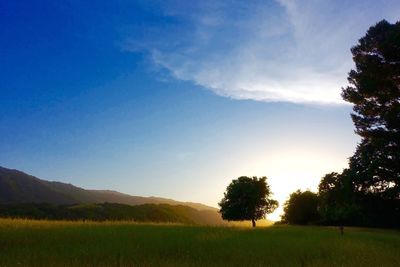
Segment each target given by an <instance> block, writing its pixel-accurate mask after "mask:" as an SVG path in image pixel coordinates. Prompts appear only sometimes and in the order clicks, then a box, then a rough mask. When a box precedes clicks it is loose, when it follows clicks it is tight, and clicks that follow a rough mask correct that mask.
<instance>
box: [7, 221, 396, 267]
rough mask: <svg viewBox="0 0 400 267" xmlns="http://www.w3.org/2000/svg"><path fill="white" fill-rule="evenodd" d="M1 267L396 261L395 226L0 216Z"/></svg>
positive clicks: (369, 263)
mask: <svg viewBox="0 0 400 267" xmlns="http://www.w3.org/2000/svg"><path fill="white" fill-rule="evenodd" d="M0 266H13V267H14V266H400V232H398V231H387V230H374V229H372V230H371V229H356V228H352V229H350V228H346V229H345V235H344V236H341V235H340V234H339V231H338V229H336V228H327V227H289V226H274V227H264V228H257V229H251V228H234V227H199V226H183V225H173V224H170V225H168V224H164V225H160V224H153V225H152V224H134V223H129V222H116V223H107V222H106V223H94V222H48V221H42V222H41V221H29V220H8V219H0Z"/></svg>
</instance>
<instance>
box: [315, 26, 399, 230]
mask: <svg viewBox="0 0 400 267" xmlns="http://www.w3.org/2000/svg"><path fill="white" fill-rule="evenodd" d="M351 52H352V54H353V60H354V63H355V69H354V70H351V71H350V73H349V76H348V81H349V83H350V85H349V86H348V87H346V88H344V89H343V91H342V97H343V99H344V100H346V101H348V102H350V103H352V104H353V105H354V106H353V111H354V112H353V114H351V117H352V120H353V122H354V125H355V127H356V133H357V134H359V135H360V136H361V142H360V143H359V144H358V146H357V149H356V152H355V153H354V155H353V156H352V157H351V158H350V161H349V168H348V169H345V170H344V171H343V172H342V173H341V174H338V173H331V174H327V175H326V176H325V177H323V179H322V181H321V183H320V186H319V197H320V207H319V210H320V213H321V215H322V217H323V220H324V222H325V223H329V224H342V223H343V224H353V225H364V226H381V227H400V221H399V218H400V22H397V23H395V24H390V23H388V22H387V21H385V20H383V21H381V22H379V23H377V24H376V25H374V26H372V27H370V28H369V30H368V31H367V33H366V35H365V36H364V37H363V38H361V39H360V40H359V42H358V44H357V45H356V46H354V47H353V48H352V49H351Z"/></svg>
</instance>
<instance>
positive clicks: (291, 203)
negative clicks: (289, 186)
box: [282, 190, 319, 225]
mask: <svg viewBox="0 0 400 267" xmlns="http://www.w3.org/2000/svg"><path fill="white" fill-rule="evenodd" d="M318 201H319V199H318V195H317V194H316V193H313V192H311V191H304V192H302V191H300V190H297V191H296V192H294V193H292V194H290V197H289V199H288V200H287V201H286V203H285V206H284V209H283V210H284V212H285V214H284V215H283V218H282V220H283V221H284V222H287V223H290V224H300V225H305V224H315V223H317V222H318V221H319V213H318Z"/></svg>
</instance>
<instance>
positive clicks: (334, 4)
mask: <svg viewBox="0 0 400 267" xmlns="http://www.w3.org/2000/svg"><path fill="white" fill-rule="evenodd" d="M398 14H400V3H399V2H398V1H394V0H393V1H392V0H387V1H376V0H368V1H346V0H343V1H317V0H314V1H313V0H310V1H296V0H277V1H218V0H215V1H208V0H205V1H178V0H167V1H156V0H154V1H152V0H149V1H144V0H137V1H127V0H116V1H96V2H93V1H74V0H70V1H40V2H33V1H2V2H1V3H0V25H1V27H0V151H1V153H0V165H2V166H4V167H9V168H16V169H20V170H23V171H26V172H28V173H31V174H33V175H36V176H39V177H42V178H45V179H49V180H59V181H64V182H70V183H73V184H75V185H78V186H82V187H85V188H98V189H103V188H104V189H105V188H107V189H114V190H119V191H121V192H125V193H129V194H134V195H144V196H150V195H154V196H163V197H170V198H174V199H178V200H187V201H197V202H203V203H206V204H209V205H213V206H216V205H217V202H218V201H219V200H220V199H221V198H222V195H223V191H224V190H225V187H226V185H227V184H228V183H229V182H230V180H232V179H234V178H236V177H238V176H241V175H266V176H268V177H269V182H270V184H271V186H272V190H273V191H274V193H275V196H276V197H277V198H278V199H279V200H280V201H281V202H282V201H284V200H285V198H286V197H287V196H288V194H289V193H290V192H292V191H294V190H296V189H297V188H302V189H306V188H310V189H312V190H315V189H316V187H317V185H318V181H319V179H320V177H321V176H322V175H323V174H324V173H326V172H330V171H340V170H341V169H342V168H344V167H346V164H347V158H348V157H349V156H350V155H351V154H352V152H353V151H354V149H355V146H356V144H357V142H358V140H359V139H358V137H357V136H356V135H355V134H354V133H353V125H352V122H351V120H350V116H349V114H350V112H351V106H349V105H347V104H345V103H343V102H342V100H341V98H340V90H341V89H340V88H341V87H342V86H345V85H346V76H347V72H348V71H349V70H350V69H351V67H352V61H351V54H350V50H349V49H350V47H351V46H353V45H355V44H356V42H357V40H358V39H359V38H360V37H362V36H363V35H364V34H365V32H366V30H367V29H368V27H369V26H371V25H373V24H374V23H376V22H377V21H379V20H381V19H387V20H388V21H390V22H395V21H396V20H398V19H399V18H398ZM278 213H279V211H278V212H277V213H276V214H275V215H274V216H275V217H274V218H277V214H278Z"/></svg>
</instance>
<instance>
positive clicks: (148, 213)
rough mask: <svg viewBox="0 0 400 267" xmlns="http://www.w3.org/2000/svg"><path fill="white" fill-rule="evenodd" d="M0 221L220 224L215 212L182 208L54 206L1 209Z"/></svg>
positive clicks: (23, 205)
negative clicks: (5, 219) (4, 219)
mask: <svg viewBox="0 0 400 267" xmlns="http://www.w3.org/2000/svg"><path fill="white" fill-rule="evenodd" d="M0 217H3V218H4V217H7V218H26V219H40V220H71V221H77V220H79V221H81V220H91V221H122V220H123V221H136V222H165V223H184V224H221V223H222V219H221V217H220V215H219V214H218V213H217V212H215V211H210V210H196V209H194V208H191V207H187V206H183V205H169V204H143V205H137V206H130V205H124V204H116V203H102V204H79V205H52V204H48V203H41V204H37V203H24V204H9V205H0Z"/></svg>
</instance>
